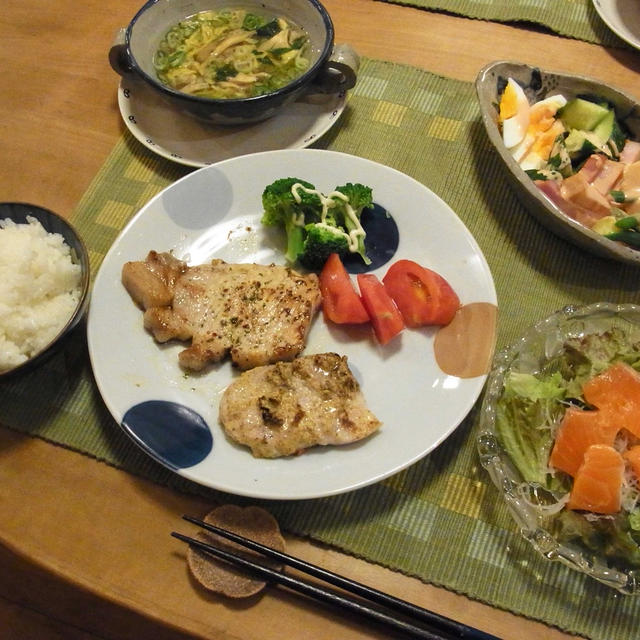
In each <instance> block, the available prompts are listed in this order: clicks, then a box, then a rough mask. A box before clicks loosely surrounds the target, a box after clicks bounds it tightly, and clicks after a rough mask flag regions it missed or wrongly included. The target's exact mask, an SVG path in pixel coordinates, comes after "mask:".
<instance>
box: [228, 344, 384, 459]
mask: <svg viewBox="0 0 640 640" xmlns="http://www.w3.org/2000/svg"><path fill="white" fill-rule="evenodd" d="M219 417H220V422H221V424H222V426H223V428H224V430H225V431H226V433H227V435H228V436H229V437H230V438H231V439H232V440H234V441H236V442H238V443H240V444H243V445H247V446H248V447H250V448H251V452H252V453H253V455H254V456H255V457H256V458H278V457H280V456H289V455H292V454H297V453H301V452H303V451H304V450H305V449H308V448H309V447H313V446H315V445H329V444H348V443H350V442H355V441H356V440H361V439H362V438H366V437H367V436H368V435H370V434H371V433H373V432H374V431H376V430H377V429H378V428H379V426H380V422H379V420H378V419H377V418H376V417H375V416H374V415H373V414H372V413H371V411H369V409H368V408H367V406H366V404H365V400H364V396H363V395H362V392H361V391H360V385H359V384H358V381H357V380H356V379H355V378H354V377H353V374H352V373H351V371H350V370H349V367H348V365H347V358H346V357H341V356H339V355H337V354H335V353H321V354H317V355H310V356H301V357H299V358H296V359H295V360H294V361H293V362H279V363H277V364H272V365H267V366H263V367H258V368H256V369H252V370H251V371H245V372H244V373H242V374H241V375H240V376H239V377H238V378H237V379H236V380H235V381H234V382H232V383H231V384H230V385H229V386H228V387H227V389H226V390H225V392H224V394H223V396H222V399H221V401H220V416H219Z"/></svg>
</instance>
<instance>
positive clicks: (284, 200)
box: [261, 178, 322, 262]
mask: <svg viewBox="0 0 640 640" xmlns="http://www.w3.org/2000/svg"><path fill="white" fill-rule="evenodd" d="M298 183H299V184H301V185H302V186H303V187H306V188H307V189H315V187H314V186H313V185H312V184H311V183H309V182H306V181H305V180H300V179H298V178H280V179H279V180H276V181H275V182H273V183H271V184H270V185H268V186H266V187H265V189H264V191H263V193H262V207H263V209H264V212H263V214H262V220H261V221H262V224H264V225H265V226H267V227H278V226H280V227H283V228H284V229H285V231H286V234H287V250H286V253H285V256H286V258H287V260H288V261H289V262H295V261H296V260H297V258H298V255H299V254H300V253H301V252H302V249H303V244H304V237H305V230H304V227H305V225H306V224H308V223H312V222H317V221H319V220H320V215H321V213H322V202H321V201H320V198H319V197H318V194H317V193H307V192H306V191H304V190H303V189H300V190H299V191H298V194H299V196H300V202H297V201H296V199H295V198H294V196H293V193H292V191H291V188H292V187H293V185H295V184H298Z"/></svg>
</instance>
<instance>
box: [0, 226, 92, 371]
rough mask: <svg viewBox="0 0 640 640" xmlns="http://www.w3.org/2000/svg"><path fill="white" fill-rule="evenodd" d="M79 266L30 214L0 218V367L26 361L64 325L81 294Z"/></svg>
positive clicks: (60, 239) (56, 236)
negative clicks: (21, 220) (24, 219)
mask: <svg viewBox="0 0 640 640" xmlns="http://www.w3.org/2000/svg"><path fill="white" fill-rule="evenodd" d="M80 278H81V269H80V265H77V264H74V263H73V262H72V260H71V249H70V248H69V246H68V245H67V244H66V243H65V242H64V238H63V237H62V236H61V235H60V234H59V233H47V231H46V230H45V229H44V227H43V226H42V225H41V224H40V222H38V220H36V219H35V218H33V217H30V216H29V217H28V218H27V223H25V224H16V223H15V222H13V221H12V220H10V219H9V218H7V219H6V220H0V371H6V370H8V369H12V368H13V367H15V366H17V365H19V364H21V363H23V362H25V361H26V360H28V359H29V358H30V357H32V356H33V355H35V354H37V353H38V352H40V351H41V350H42V349H44V347H46V346H47V345H48V344H49V343H50V342H51V340H53V338H55V337H56V335H58V333H59V332H60V330H61V329H62V328H63V327H64V326H65V324H66V323H67V321H68V320H69V318H70V317H71V315H72V313H73V311H74V310H75V308H76V306H77V304H78V300H79V297H80Z"/></svg>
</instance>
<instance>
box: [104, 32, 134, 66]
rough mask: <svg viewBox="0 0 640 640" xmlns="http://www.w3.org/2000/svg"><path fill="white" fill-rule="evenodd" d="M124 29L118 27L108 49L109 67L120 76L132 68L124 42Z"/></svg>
mask: <svg viewBox="0 0 640 640" xmlns="http://www.w3.org/2000/svg"><path fill="white" fill-rule="evenodd" d="M126 32H127V30H126V29H118V31H117V32H116V35H115V36H114V38H113V42H112V44H111V49H109V64H110V65H111V68H112V69H113V70H114V71H115V72H116V73H118V74H120V75H121V76H123V75H125V74H126V73H129V72H131V71H132V70H133V67H132V66H131V62H130V60H129V54H128V53H127V45H126V44H125V34H126Z"/></svg>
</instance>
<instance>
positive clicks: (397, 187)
mask: <svg viewBox="0 0 640 640" xmlns="http://www.w3.org/2000/svg"><path fill="white" fill-rule="evenodd" d="M294 172H295V175H296V176H297V177H300V178H303V179H306V180H308V181H309V182H312V183H313V184H315V185H316V187H317V188H319V189H320V190H322V191H324V192H325V193H327V192H329V191H331V190H332V189H333V188H334V187H335V186H337V185H339V184H344V183H345V182H347V181H351V182H361V183H363V184H367V185H369V186H371V187H372V188H373V193H374V200H375V201H376V203H378V204H379V205H381V206H382V207H384V208H386V209H387V210H388V212H389V213H390V215H391V216H393V218H394V220H395V222H396V223H397V225H398V228H399V232H400V241H399V245H398V250H397V253H396V255H395V256H394V258H393V259H394V260H395V259H399V258H410V259H413V260H416V261H417V262H420V263H422V264H423V265H424V266H426V267H430V268H433V269H435V270H436V271H438V272H439V273H441V274H442V275H443V276H444V277H445V278H447V279H448V280H449V281H450V283H451V284H452V286H453V287H454V289H455V290H456V291H457V292H458V294H459V296H460V299H461V302H462V303H463V304H468V303H472V302H486V303H490V304H493V305H495V304H496V293H495V288H494V284H493V279H492V277H491V274H490V271H489V268H488V266H487V263H486V261H485V259H484V256H483V255H482V252H481V251H480V249H479V247H478V245H477V244H476V242H475V240H474V238H473V237H472V236H471V234H470V233H469V231H468V230H467V228H466V227H465V226H464V224H463V223H462V222H461V220H460V219H459V218H458V217H457V216H456V214H455V213H454V212H453V211H452V210H451V209H450V208H449V207H448V206H447V205H446V204H445V203H444V202H443V201H442V200H440V198H438V197H437V196H436V195H435V194H433V193H432V192H431V191H429V190H428V189H427V188H426V187H424V186H423V185H422V184H420V183H418V182H417V181H415V180H413V179H412V178H410V177H408V176H406V175H405V174H403V173H400V172H398V171H396V170H394V169H390V168H389V167H386V166H383V165H381V164H377V163H374V162H371V161H369V160H365V159H362V158H357V157H353V156H349V155H346V154H342V153H336V152H331V151H322V150H310V149H307V150H283V151H273V152H265V153H259V154H252V155H247V156H243V157H239V158H233V159H231V160H226V161H224V162H221V163H218V164H216V165H212V166H209V167H205V168H203V169H201V170H199V171H196V172H194V173H191V174H189V175H187V176H185V177H184V178H182V179H181V180H179V181H177V182H176V183H174V184H173V185H171V186H169V187H168V188H167V189H165V190H164V191H163V192H162V193H160V194H159V195H157V196H156V197H155V198H153V199H152V200H151V201H150V202H149V203H148V204H147V205H146V206H145V207H144V208H143V209H142V210H141V211H140V212H139V213H138V214H137V215H136V216H135V217H134V218H133V219H132V220H131V222H130V223H129V224H128V225H127V227H126V228H125V229H124V230H123V231H122V233H121V234H120V236H119V237H118V238H117V240H116V241H115V242H114V244H113V246H112V248H111V249H110V251H109V253H108V254H107V256H106V257H105V259H104V262H103V263H102V266H101V268H100V270H99V273H98V274H97V277H96V280H95V285H94V289H93V298H92V300H93V302H92V306H91V310H90V315H89V320H88V341H89V352H90V356H91V362H92V365H93V370H94V373H95V379H96V381H97V384H98V387H99V389H100V392H101V394H102V397H103V398H104V401H105V403H106V405H107V407H108V408H109V410H110V412H111V413H112V415H113V417H114V418H115V420H116V421H117V422H118V423H119V424H120V423H121V422H122V419H123V416H124V415H125V413H126V412H127V410H128V409H129V408H131V407H132V406H134V405H137V404H139V403H143V402H145V401H148V400H153V399H162V400H166V401H171V402H177V403H180V404H181V405H185V406H188V407H191V408H193V409H194V410H196V411H197V412H198V413H199V414H200V415H201V416H202V417H203V418H204V420H205V421H206V422H207V423H208V426H209V429H210V430H211V432H212V434H213V448H212V450H211V452H210V453H209V454H208V455H207V456H206V458H205V459H204V460H202V461H201V462H199V463H197V464H196V465H195V466H191V467H189V468H180V469H174V470H175V471H176V472H177V473H179V474H181V475H183V476H185V477H187V478H189V479H191V480H193V481H195V482H198V483H200V484H203V485H206V486H209V487H212V488H215V489H219V490H222V491H226V492H229V493H233V494H237V495H245V496H251V497H255V498H268V499H302V498H315V497H320V496H327V495H332V494H337V493H341V492H345V491H349V490H352V489H356V488H358V487H362V486H364V485H367V484H370V483H373V482H376V481H379V480H381V479H383V478H385V477H387V476H390V475H391V474H394V473H396V472H397V471H400V470H401V469H403V468H405V467H407V466H409V465H411V464H412V463H414V462H416V461H417V460H419V459H420V458H422V457H423V456H425V455H426V454H427V453H429V452H430V451H432V450H433V449H434V448H435V447H436V446H437V445H438V444H439V443H441V442H442V441H443V440H444V439H445V438H446V437H447V436H448V435H450V434H451V433H452V432H453V431H454V429H455V428H456V427H457V426H458V425H459V424H460V422H461V421H462V420H463V419H464V417H465V416H466V415H467V413H468V412H469V411H470V409H471V408H472V406H473V404H474V403H475V401H476V400H477V398H478V396H479V394H480V391H481V390H482V387H483V384H484V382H485V378H486V376H485V375H481V376H477V377H472V378H458V377H456V376H452V375H447V374H445V373H443V372H442V370H440V368H439V367H438V365H437V364H436V361H435V357H434V353H433V340H434V335H435V332H434V331H433V330H431V329H425V330H405V331H404V332H403V333H402V335H401V336H399V337H398V338H397V339H394V340H393V341H392V342H391V343H389V345H387V346H386V347H380V346H379V345H377V344H376V342H375V340H374V339H373V337H372V335H370V334H369V333H368V332H367V331H360V332H356V333H355V334H353V333H352V334H351V335H350V334H349V332H348V331H347V330H345V329H342V328H338V327H335V326H334V327H329V326H328V325H327V324H326V323H325V321H324V319H323V318H322V314H319V315H318V317H317V318H316V320H315V322H314V323H313V325H312V328H311V331H310V333H309V339H308V344H307V348H306V351H305V353H321V352H326V351H335V352H338V353H340V354H343V355H347V356H348V362H349V365H350V367H351V369H352V371H353V372H354V375H355V376H356V378H357V379H358V380H359V382H360V384H361V388H362V391H363V393H364V395H365V397H366V399H367V403H368V405H369V407H370V408H371V410H372V411H373V412H374V413H375V414H376V416H377V417H378V418H379V419H380V420H381V421H382V422H383V426H382V427H381V429H380V431H379V432H378V433H376V434H374V435H373V436H372V437H369V438H368V439H366V440H363V441H361V442H359V443H356V444H352V445H347V446H343V447H316V448H314V449H311V450H309V451H307V452H306V453H304V454H303V455H300V456H297V457H293V458H282V459H275V460H265V459H256V458H253V457H252V455H251V453H250V452H249V450H248V449H246V448H244V447H239V446H236V445H234V444H233V443H231V442H230V441H229V440H228V439H227V438H226V437H225V435H224V433H223V431H222V429H221V427H220V426H219V425H218V411H217V410H218V403H219V399H220V396H221V394H222V392H223V391H224V389H225V388H226V387H227V385H228V384H229V383H230V382H231V381H232V380H233V379H234V377H235V376H236V375H237V371H235V370H234V369H233V368H232V366H231V364H230V363H229V362H228V361H226V362H223V363H221V364H219V365H216V366H214V367H212V368H211V370H209V371H208V372H207V373H206V374H203V375H189V376H185V373H184V372H183V371H182V370H181V369H180V368H179V366H178V361H177V354H178V352H179V351H180V350H181V349H183V348H184V346H185V345H184V343H182V344H173V345H168V346H167V345H165V346H162V347H160V346H159V345H158V344H156V343H155V342H154V340H153V338H152V337H151V335H150V334H148V333H146V332H145V330H144V329H143V326H142V313H141V311H140V310H139V309H138V308H137V307H136V306H135V305H134V303H133V302H132V300H131V298H130V297H129V295H128V293H127V292H126V291H125V289H124V287H123V286H122V284H121V281H120V274H121V269H122V265H123V264H124V262H126V261H128V260H142V259H144V258H145V257H146V254H147V252H148V251H149V250H150V249H155V250H158V251H168V250H173V252H174V255H176V256H177V257H182V258H185V259H187V258H188V261H189V262H190V263H192V264H198V263H202V262H205V261H207V260H209V259H211V258H213V257H217V258H221V259H223V260H225V261H227V262H256V263H260V264H269V263H271V262H275V263H283V256H282V251H281V247H280V246H278V245H280V244H281V236H280V234H275V236H276V237H274V234H273V233H267V231H266V230H265V229H264V228H263V227H261V225H260V222H259V221H260V216H261V194H262V190H263V189H264V187H265V186H266V185H267V184H270V183H271V182H273V181H274V180H276V179H278V178H281V177H285V176H289V175H291V174H292V173H294ZM389 264H390V263H389ZM389 264H387V265H386V266H382V267H379V268H378V269H377V270H376V271H374V272H373V273H376V274H377V275H378V276H379V277H382V275H384V273H385V272H386V269H387V268H388V266H389ZM130 435H131V434H130ZM138 444H141V445H142V446H143V448H145V450H147V452H148V453H151V455H153V445H151V446H146V445H148V444H149V443H144V442H142V443H140V442H139V443H138ZM160 461H161V462H162V460H160ZM167 466H169V465H167Z"/></svg>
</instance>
